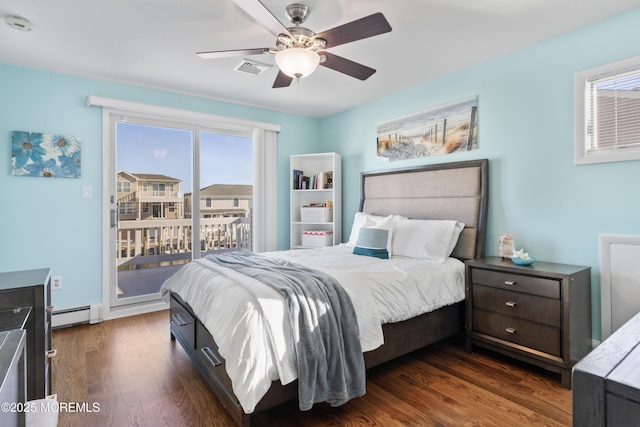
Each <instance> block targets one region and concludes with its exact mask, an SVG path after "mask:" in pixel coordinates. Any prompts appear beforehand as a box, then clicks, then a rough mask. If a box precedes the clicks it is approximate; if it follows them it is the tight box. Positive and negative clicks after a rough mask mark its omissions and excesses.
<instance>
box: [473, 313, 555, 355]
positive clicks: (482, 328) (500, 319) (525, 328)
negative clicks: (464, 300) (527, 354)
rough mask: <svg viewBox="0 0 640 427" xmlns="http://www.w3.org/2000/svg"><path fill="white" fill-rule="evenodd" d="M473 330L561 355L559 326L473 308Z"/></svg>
mask: <svg viewBox="0 0 640 427" xmlns="http://www.w3.org/2000/svg"><path fill="white" fill-rule="evenodd" d="M473 331H474V332H480V333H483V334H487V335H490V336H492V337H495V338H499V339H502V340H505V341H509V342H511V343H514V344H520V345H522V346H525V347H529V348H531V349H534V350H538V351H542V352H544V353H548V354H551V355H553V356H558V357H562V352H561V345H560V328H554V327H552V326H548V325H543V324H540V323H536V322H531V321H529V320H524V319H520V318H518V317H513V316H507V315H504V314H500V313H495V312H491V311H485V310H480V309H475V308H474V310H473Z"/></svg>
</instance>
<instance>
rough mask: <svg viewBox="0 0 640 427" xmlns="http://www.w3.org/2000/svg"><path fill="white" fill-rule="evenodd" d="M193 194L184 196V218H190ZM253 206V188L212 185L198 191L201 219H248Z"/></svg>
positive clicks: (248, 186)
mask: <svg viewBox="0 0 640 427" xmlns="http://www.w3.org/2000/svg"><path fill="white" fill-rule="evenodd" d="M192 198H193V194H192V193H188V194H185V196H184V214H185V218H191V212H192ZM252 206H253V186H252V185H234V184H213V185H210V186H208V187H205V188H203V189H202V190H200V217H201V218H238V217H248V216H249V213H250V210H251V208H252Z"/></svg>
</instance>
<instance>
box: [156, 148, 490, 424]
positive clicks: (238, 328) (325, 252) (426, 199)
mask: <svg viewBox="0 0 640 427" xmlns="http://www.w3.org/2000/svg"><path fill="white" fill-rule="evenodd" d="M487 180H488V161H487V160H486V159H481V160H470V161H463V162H453V163H444V164H437V165H428V166H421V167H415V168H410V169H402V170H387V171H377V172H365V173H362V174H361V201H360V212H359V213H358V214H356V217H355V218H354V227H353V229H352V233H351V235H350V236H349V241H348V242H345V244H342V245H338V246H336V247H332V248H319V249H298V250H293V251H282V252H275V253H266V254H260V258H259V259H258V261H259V262H271V260H272V259H273V260H274V261H273V262H278V263H283V262H286V263H287V265H293V266H299V267H300V270H304V269H306V268H307V267H309V269H310V270H311V271H315V270H314V269H315V268H317V269H318V270H323V269H326V270H327V274H329V275H330V276H331V277H334V276H335V278H336V279H337V280H338V282H340V283H341V284H342V285H345V288H346V289H347V292H348V294H349V296H350V297H351V300H352V301H353V306H354V307H355V312H356V314H357V319H358V322H357V323H358V326H359V333H360V335H359V338H360V339H359V341H360V344H361V349H362V350H361V351H362V352H363V355H364V358H363V361H364V362H363V365H364V366H365V367H366V369H369V368H371V367H374V366H376V365H379V364H381V363H384V362H386V361H389V360H391V359H394V358H396V357H399V356H402V355H405V354H407V353H410V352H412V351H414V350H417V349H419V348H422V347H424V346H427V345H429V344H432V343H435V342H437V341H440V340H443V339H445V338H448V337H451V336H454V335H456V334H458V333H459V332H461V331H462V329H463V325H464V301H463V298H464V289H463V287H464V273H462V278H460V271H464V265H463V263H462V262H461V261H464V260H466V259H473V258H478V257H482V256H484V248H485V236H486V215H487V201H488V181H487ZM383 219H386V220H385V221H383ZM358 221H364V222H363V223H362V224H359V225H355V224H356V223H358ZM366 221H368V222H366ZM371 221H380V222H376V223H372V222H371ZM398 221H400V222H398ZM383 222H384V223H390V222H392V223H393V224H394V226H393V227H395V228H394V229H395V230H396V231H397V233H396V235H395V237H394V238H397V239H401V237H399V236H401V235H402V233H401V231H398V230H402V227H406V226H407V225H406V224H411V227H413V226H414V225H416V224H420V225H421V226H422V225H424V224H427V223H429V224H436V223H437V224H445V223H447V224H449V223H453V224H456V226H455V227H457V226H460V227H459V229H457V231H456V232H455V233H454V234H455V240H454V241H452V243H451V247H450V248H449V251H448V252H447V255H446V258H444V259H442V260H438V261H433V260H429V262H427V264H429V265H433V268H434V271H440V273H437V274H439V275H436V276H433V278H430V279H426V278H425V277H427V276H426V275H425V274H424V272H423V270H421V269H424V268H427V267H425V266H424V265H423V264H420V263H416V262H415V260H414V259H411V258H412V257H411V256H404V255H406V254H401V255H398V256H396V255H394V256H391V257H390V259H378V258H377V257H376V256H373V257H367V256H360V255H352V254H353V253H354V252H355V249H354V246H359V242H360V240H361V239H362V236H360V238H358V236H357V235H356V236H355V238H356V240H357V241H354V240H353V239H354V233H356V231H355V230H363V229H364V228H384V227H382V226H381V225H380V224H382V223H383ZM398 224H400V225H402V227H400V226H399V225H398ZM360 225H361V226H362V227H360ZM393 227H392V228H393ZM430 227H431V225H430ZM438 227H440V225H438ZM404 230H405V231H404V232H405V233H406V232H407V230H414V229H413V228H404ZM361 234H364V232H361ZM414 234H415V233H414ZM389 242H391V238H390V239H389ZM389 244H390V243H389ZM403 250H404V249H403ZM412 250H413V248H412ZM389 251H391V246H389ZM399 252H400V253H401V252H402V250H399ZM449 252H450V256H449ZM332 257H333V258H332ZM339 258H343V259H345V260H346V259H347V258H349V259H353V260H354V262H355V264H354V266H352V265H349V266H348V267H345V268H344V270H342V269H341V268H342V267H340V268H338V267H337V266H335V265H336V264H338V262H337V261H336V262H334V259H339ZM211 261H212V259H209V260H202V261H199V262H198V263H195V262H192V263H190V264H189V265H191V264H193V266H192V267H189V268H190V269H191V270H193V271H191V272H187V271H186V270H187V269H186V268H185V267H186V266H185V267H183V269H181V270H185V271H182V272H180V271H179V272H178V273H176V275H175V276H176V277H172V278H170V279H169V280H168V281H167V282H166V283H165V284H164V285H163V286H162V289H161V292H162V293H163V297H164V298H165V299H168V300H169V301H170V331H171V338H172V339H174V340H176V341H178V342H179V343H180V344H181V346H182V347H183V348H184V350H185V351H186V352H187V354H188V355H189V357H190V358H191V360H192V362H193V365H194V366H195V368H196V369H197V370H198V371H199V372H200V374H201V375H202V376H203V378H204V379H205V380H206V382H207V383H208V384H209V386H210V387H211V389H212V390H213V391H214V393H215V394H216V395H217V397H218V398H219V400H220V401H221V403H222V404H223V405H224V406H225V408H226V409H227V410H228V412H229V414H230V415H231V417H232V418H233V419H234V420H235V421H236V422H237V424H238V425H242V426H248V425H249V424H250V419H251V414H252V413H256V412H259V411H263V410H265V409H268V408H271V407H273V406H276V405H279V404H281V403H284V402H286V401H289V400H292V399H297V398H299V394H298V393H299V390H298V388H299V387H298V380H297V379H295V372H294V373H293V375H294V377H291V378H293V379H291V378H289V377H290V375H289V371H287V366H289V365H287V364H286V363H285V361H283V359H286V358H287V355H289V354H290V353H291V350H290V349H289V347H288V344H287V343H288V342H289V341H288V340H290V337H289V335H288V334H286V333H284V334H283V335H282V336H283V337H285V338H282V337H281V336H280V335H278V333H276V334H274V333H273V332H271V331H272V329H269V328H266V327H265V328H264V329H265V330H268V332H264V331H262V332H261V333H262V335H260V334H258V335H259V336H257V337H253V336H252V338H251V339H249V338H248V335H249V334H246V330H244V329H242V328H243V327H244V326H243V325H241V324H240V323H242V322H244V321H245V320H246V319H249V320H247V324H248V326H247V328H251V325H252V323H251V322H254V323H253V324H254V325H255V322H256V321H255V319H254V317H255V316H254V315H253V314H252V315H242V317H239V318H237V319H236V318H234V317H233V316H234V313H235V312H237V310H236V309H235V308H233V309H232V308H231V306H230V303H227V301H231V300H233V301H236V296H237V302H238V303H239V304H241V305H246V304H249V303H252V302H253V301H261V302H260V303H259V304H265V303H264V301H269V303H268V304H272V301H273V299H272V298H270V296H271V295H270V294H269V292H273V291H272V290H262V288H260V289H258V288H254V287H253V286H259V285H258V284H256V283H253V282H255V278H245V276H244V275H243V274H241V273H240V271H242V270H240V269H238V270H235V269H234V268H228V266H226V267H225V266H219V265H216V266H212V264H213V263H212V262H211ZM323 262H324V265H323ZM436 264H437V265H436ZM332 265H334V267H331V266H332ZM461 265H462V267H460V266H461ZM388 268H391V269H395V270H394V271H396V270H398V269H400V270H401V271H402V273H401V274H402V279H400V278H399V277H395V276H394V275H393V274H391V273H389V272H388V271H387V270H386V269H388ZM405 268H406V271H407V272H410V273H405V270H402V269H405ZM428 268H431V267H428ZM378 269H380V270H378ZM448 270H451V271H454V272H457V273H454V274H457V275H458V276H457V278H456V280H455V281H456V283H457V285H452V284H448V279H445V277H448V276H447V274H449V273H447V271H448ZM383 276H385V277H389V279H390V280H391V283H392V284H391V285H386V284H385V286H396V287H398V286H403V285H405V284H407V283H414V282H416V287H417V288H419V287H420V286H421V283H419V282H426V281H429V280H431V281H433V282H434V283H438V284H440V283H443V284H445V288H450V289H451V292H446V291H442V290H439V291H437V292H438V293H441V294H443V295H445V299H446V298H450V301H449V302H446V300H445V302H443V303H440V302H438V303H431V302H429V303H427V302H424V303H421V305H419V306H418V305H417V304H416V307H415V308H414V309H412V310H413V311H410V312H411V314H410V315H409V314H405V313H403V314H402V315H400V314H398V313H397V312H395V311H394V310H393V309H389V312H388V313H381V314H379V315H378V317H376V318H375V319H374V320H371V318H370V317H371V316H370V314H371V310H372V307H371V306H372V304H370V301H369V300H367V298H369V297H368V296H367V297H362V300H361V299H360V296H358V297H357V298H356V297H354V295H355V292H357V291H356V290H354V288H359V289H366V288H368V283H367V280H369V278H371V280H373V281H375V278H376V277H383ZM430 276H431V275H430ZM205 277H206V278H205ZM356 277H357V278H359V279H361V280H354V278H356ZM416 277H417V278H416ZM241 280H242V281H246V284H245V285H243V286H245V288H246V289H251V291H250V292H247V291H246V289H245V290H238V289H236V288H231V287H230V286H227V282H228V281H238V282H240V281H241ZM252 281H253V282H252ZM460 281H462V283H459V282H460ZM196 282H207V283H209V282H215V283H218V284H219V287H220V288H221V289H225V292H230V293H227V294H220V295H225V296H224V297H217V298H218V300H217V301H223V300H224V301H225V303H224V304H221V303H220V302H218V304H217V305H216V304H211V305H210V307H209V308H204V306H205V305H207V306H208V304H209V303H208V301H209V300H206V298H205V297H204V296H203V295H205V294H204V293H203V292H205V291H202V290H199V289H200V288H195V283H196ZM396 282H397V283H396ZM221 283H224V284H221ZM394 283H395V284H394ZM220 284H221V285H220ZM216 286H218V285H216ZM249 286H252V287H251V288H249ZM352 286H353V287H352ZM241 287H242V286H241ZM428 287H429V288H431V287H435V285H432V284H431V283H429V286H428ZM460 287H462V289H460ZM196 289H198V290H196ZM372 289H373V287H372ZM394 289H395V288H394ZM397 289H400V288H397ZM406 289H408V288H406ZM358 292H359V291H358ZM363 292H364V291H363ZM367 292H369V291H367ZM370 292H374V291H370ZM417 292H418V293H420V292H422V291H420V290H418V291H417ZM391 293H392V294H397V293H398V292H397V291H393V292H391ZM400 293H404V291H402V292H400ZM406 293H407V294H409V293H410V291H409V290H407V291H406ZM249 294H250V295H252V297H251V298H249V297H246V295H249ZM449 294H451V295H450V296H449ZM256 295H257V297H256ZM358 295H360V294H358ZM362 295H364V294H362ZM367 295H368V294H367ZM456 295H457V296H456ZM460 295H461V296H460ZM223 298H224V299H223ZM385 298H386V297H385ZM245 299H246V301H245ZM431 299H432V297H428V298H427V300H428V301H431ZM411 300H413V299H411ZM204 301H207V302H206V303H205V302H204ZM212 301H213V300H212ZM382 305H385V306H391V307H393V306H394V305H395V304H394V303H393V302H390V303H385V304H381V303H378V306H382ZM400 305H401V304H400ZM430 305H433V307H435V308H429V306H430ZM211 307H213V308H214V309H213V310H212V309H211ZM279 307H280V306H275V308H274V306H271V305H270V306H260V309H259V310H257V311H258V312H260V313H262V312H266V311H271V312H277V313H279V314H280V315H282V316H284V315H283V314H282V313H280V311H278V310H279ZM363 307H369V310H370V311H369V312H367V314H363V313H364V311H363V310H365V308H363ZM425 307H426V308H425ZM203 310H206V311H203ZM407 316H410V317H407ZM365 318H366V319H368V320H365ZM271 322H272V323H276V324H277V323H279V322H278V318H277V317H276V321H273V320H272V321H271ZM367 322H369V323H367ZM376 322H379V323H380V324H379V325H378V326H377V328H376V327H375V323H376ZM265 323H269V322H268V321H267V322H265V321H264V320H263V319H262V318H260V323H259V325H260V326H259V328H256V329H261V328H262V325H263V324H265ZM368 325H372V326H371V327H370V326H368ZM378 328H379V329H380V335H378V332H377V331H376V329H378ZM210 330H211V331H214V332H213V333H210ZM261 330H262V329H261ZM274 335H275V338H274ZM214 336H216V338H217V339H215V340H214ZM239 336H241V337H242V346H241V347H243V349H244V347H249V348H251V347H253V348H255V349H257V350H256V351H258V352H259V351H261V349H263V348H266V349H265V350H264V351H263V352H264V353H265V354H266V356H265V357H266V358H268V359H270V361H269V363H268V364H267V363H266V362H265V363H264V365H265V366H266V365H268V366H266V367H263V366H262V362H260V363H255V362H253V361H249V362H247V361H246V358H244V353H241V352H242V351H246V350H238V351H240V353H238V352H236V353H234V352H233V351H235V350H233V351H231V350H229V344H228V342H229V341H231V340H234V339H236V338H237V337H239ZM265 337H266V338H265ZM252 340H255V342H254V343H253V344H252ZM268 340H270V341H269V343H270V344H269V345H270V347H268V346H267V344H264V343H266V342H267V341H268ZM351 341H353V340H351ZM296 343H297V338H296ZM263 344H264V345H263ZM267 347H268V348H267ZM358 348H360V347H358ZM280 349H282V350H280ZM222 350H224V351H222ZM221 353H222V354H225V355H228V359H229V360H230V361H231V360H233V361H235V360H240V361H241V362H239V363H227V361H226V360H225V359H224V357H222V355H221ZM294 353H295V352H294ZM252 354H253V353H252ZM361 354H362V353H361ZM230 355H233V356H230ZM271 359H273V360H271ZM248 364H249V365H252V366H255V365H260V366H259V368H260V369H262V368H264V369H263V370H264V371H265V372H267V374H265V375H268V376H269V378H268V381H267V382H268V384H266V386H264V382H265V380H264V379H261V380H260V381H258V382H256V384H262V385H259V386H256V387H255V388H257V389H259V390H258V391H257V392H255V391H254V390H253V389H252V390H250V391H249V392H246V391H245V390H241V389H240V388H239V387H238V383H237V378H238V375H239V376H240V377H242V376H243V375H244V376H246V373H247V372H248V371H247V368H246V365H248ZM236 365H243V366H242V367H239V366H236ZM283 366H284V367H283ZM241 369H243V370H242V371H240V372H238V370H241ZM260 369H258V370H260ZM294 370H295V368H294ZM284 377H287V378H288V379H287V380H286V381H284V380H283V378H284ZM231 378H234V380H233V381H232V379H231ZM301 378H302V375H301ZM234 384H235V386H236V387H235V390H234ZM283 384H286V385H283ZM252 387H253V385H252ZM247 395H249V397H247ZM248 398H253V399H254V400H253V401H251V403H247V399H248ZM299 400H300V401H301V402H302V400H303V399H302V398H300V399H299ZM241 402H243V403H244V407H249V408H250V409H249V410H247V411H245V409H243V404H242V403H241ZM301 405H302V403H301ZM334 406H336V405H334ZM301 407H302V406H301Z"/></svg>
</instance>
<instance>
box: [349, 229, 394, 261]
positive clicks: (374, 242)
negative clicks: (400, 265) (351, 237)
mask: <svg viewBox="0 0 640 427" xmlns="http://www.w3.org/2000/svg"><path fill="white" fill-rule="evenodd" d="M388 240H389V230H386V229H383V228H365V227H363V228H361V229H360V232H359V233H358V241H357V242H356V245H355V246H354V248H353V253H354V254H356V255H365V256H371V257H376V258H382V259H389V251H388V250H387V242H388Z"/></svg>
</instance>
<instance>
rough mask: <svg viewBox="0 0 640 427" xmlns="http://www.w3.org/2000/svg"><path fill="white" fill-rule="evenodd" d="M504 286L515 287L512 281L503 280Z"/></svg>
mask: <svg viewBox="0 0 640 427" xmlns="http://www.w3.org/2000/svg"><path fill="white" fill-rule="evenodd" d="M504 284H505V285H507V286H515V285H516V282H514V281H513V280H505V281H504Z"/></svg>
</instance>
